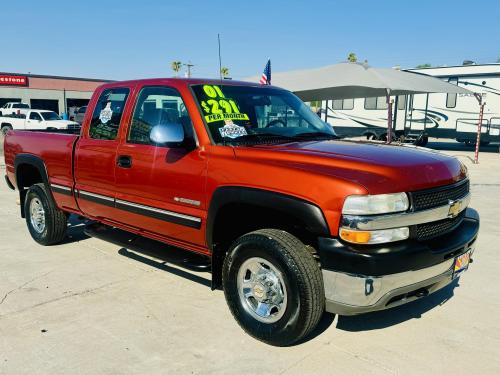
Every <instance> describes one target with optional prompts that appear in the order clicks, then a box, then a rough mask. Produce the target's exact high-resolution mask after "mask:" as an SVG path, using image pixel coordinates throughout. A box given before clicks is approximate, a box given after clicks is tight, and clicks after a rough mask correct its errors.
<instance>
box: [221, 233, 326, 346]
mask: <svg viewBox="0 0 500 375" xmlns="http://www.w3.org/2000/svg"><path fill="white" fill-rule="evenodd" d="M222 279H223V286H224V294H225V297H226V301H227V304H228V306H229V308H230V310H231V313H232V314H233V316H234V318H235V319H236V321H237V322H238V324H239V325H240V326H241V327H242V328H243V329H244V330H245V331H246V332H247V333H248V334H250V335H251V336H253V337H254V338H256V339H258V340H261V341H263V342H265V343H268V344H271V345H276V346H286V345H291V344H293V343H295V342H296V341H298V340H300V339H302V338H304V337H306V336H307V335H308V334H309V333H310V332H311V331H312V330H313V329H314V328H315V327H316V326H317V324H318V322H319V320H320V319H321V316H322V315H323V312H324V309H325V295H324V289H323V278H322V275H321V270H320V267H319V264H318V263H317V262H316V260H314V258H313V256H312V254H311V253H310V252H309V251H308V250H307V248H306V246H305V245H304V244H303V243H302V242H301V241H300V240H299V239H297V238H296V237H295V236H293V235H291V234H290V233H287V232H285V231H282V230H277V229H262V230H257V231H255V232H251V233H248V234H245V235H243V236H241V237H240V238H238V239H237V240H236V241H235V242H234V243H233V245H232V246H231V248H230V250H229V253H228V255H227V256H226V259H225V260H224V266H223V271H222Z"/></svg>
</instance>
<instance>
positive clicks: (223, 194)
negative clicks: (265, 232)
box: [206, 186, 330, 251]
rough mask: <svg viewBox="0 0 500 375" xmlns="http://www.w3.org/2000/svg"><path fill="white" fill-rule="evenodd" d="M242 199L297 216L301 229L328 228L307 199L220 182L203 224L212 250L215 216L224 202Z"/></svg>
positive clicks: (320, 233)
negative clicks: (303, 225) (302, 224)
mask: <svg viewBox="0 0 500 375" xmlns="http://www.w3.org/2000/svg"><path fill="white" fill-rule="evenodd" d="M232 203H242V204H250V205H253V206H261V207H262V208H272V209H275V210H277V211H281V212H283V213H285V214H287V215H290V216H293V217H296V218H298V219H300V221H301V222H304V223H305V224H306V226H305V229H306V230H307V231H309V232H310V233H314V234H316V235H318V236H329V235H330V230H329V227H328V224H327V221H326V218H325V216H324V215H323V211H322V210H321V208H320V207H318V206H317V205H315V204H314V203H311V202H309V201H306V200H303V199H301V198H297V197H294V196H291V195H286V194H282V193H277V192H273V191H268V190H262V189H256V188H249V187H243V186H222V187H219V188H217V189H216V190H215V192H214V193H213V195H212V199H211V201H210V206H209V209H208V216H207V224H206V241H207V245H208V248H209V249H210V250H212V251H213V245H214V244H213V233H214V229H215V228H214V226H215V219H216V217H217V213H218V212H219V210H220V209H221V208H223V207H224V206H226V205H227V204H232Z"/></svg>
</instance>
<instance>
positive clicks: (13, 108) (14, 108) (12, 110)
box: [0, 102, 30, 116]
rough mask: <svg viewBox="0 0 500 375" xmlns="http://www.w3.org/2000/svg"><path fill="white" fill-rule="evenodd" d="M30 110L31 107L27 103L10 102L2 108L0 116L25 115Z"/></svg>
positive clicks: (0, 108)
mask: <svg viewBox="0 0 500 375" xmlns="http://www.w3.org/2000/svg"><path fill="white" fill-rule="evenodd" d="M29 109H30V106H29V105H28V104H26V103H20V102H8V103H5V104H4V105H3V106H2V107H0V116H8V115H20V114H21V115H25V114H26V113H27V112H28V111H29Z"/></svg>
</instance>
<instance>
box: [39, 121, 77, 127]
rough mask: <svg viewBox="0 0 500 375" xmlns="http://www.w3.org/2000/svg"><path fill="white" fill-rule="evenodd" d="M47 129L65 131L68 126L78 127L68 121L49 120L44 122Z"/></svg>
mask: <svg viewBox="0 0 500 375" xmlns="http://www.w3.org/2000/svg"><path fill="white" fill-rule="evenodd" d="M45 124H46V125H47V127H54V128H59V129H66V128H67V127H68V125H79V124H78V123H77V122H74V121H69V120H50V121H45Z"/></svg>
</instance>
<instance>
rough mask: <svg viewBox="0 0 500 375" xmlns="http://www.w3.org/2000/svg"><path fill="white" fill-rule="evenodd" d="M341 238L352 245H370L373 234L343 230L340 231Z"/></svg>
mask: <svg viewBox="0 0 500 375" xmlns="http://www.w3.org/2000/svg"><path fill="white" fill-rule="evenodd" d="M340 238H342V239H343V240H344V241H347V242H351V243H368V242H370V238H371V233H370V232H366V231H358V230H349V229H344V228H342V229H340Z"/></svg>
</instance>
